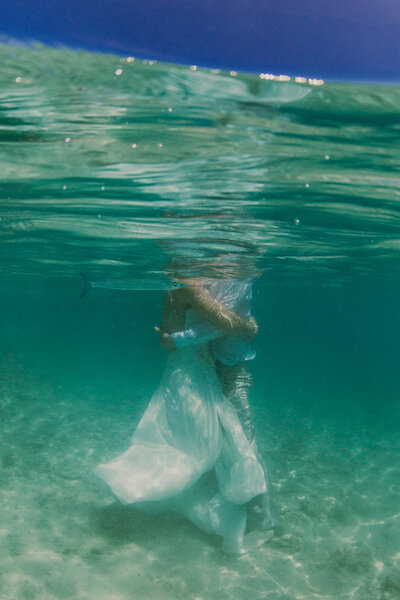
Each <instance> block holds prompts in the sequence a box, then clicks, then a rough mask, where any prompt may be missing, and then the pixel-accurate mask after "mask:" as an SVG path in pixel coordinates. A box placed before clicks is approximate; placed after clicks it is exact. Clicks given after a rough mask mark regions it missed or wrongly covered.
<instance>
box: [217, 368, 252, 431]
mask: <svg viewBox="0 0 400 600" xmlns="http://www.w3.org/2000/svg"><path fill="white" fill-rule="evenodd" d="M216 370H217V375H218V378H219V380H220V382H221V386H222V391H223V394H224V396H225V398H227V399H228V400H229V402H230V403H231V404H232V405H233V406H234V408H235V409H236V412H237V414H238V417H239V420H240V422H241V424H242V427H243V431H244V433H245V435H246V437H247V439H248V440H249V441H250V442H251V441H253V440H254V436H255V431H254V425H253V417H252V414H251V410H250V405H249V392H250V388H251V386H252V384H253V378H252V376H251V373H250V371H249V370H248V368H247V364H246V363H245V362H242V363H238V364H236V365H232V366H228V365H224V364H223V363H222V362H221V361H219V360H217V361H216Z"/></svg>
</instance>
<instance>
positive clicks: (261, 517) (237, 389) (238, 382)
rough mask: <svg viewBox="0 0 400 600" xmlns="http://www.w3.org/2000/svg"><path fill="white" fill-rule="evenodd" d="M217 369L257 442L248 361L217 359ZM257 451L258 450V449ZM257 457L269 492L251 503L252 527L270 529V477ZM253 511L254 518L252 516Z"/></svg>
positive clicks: (249, 436)
mask: <svg viewBox="0 0 400 600" xmlns="http://www.w3.org/2000/svg"><path fill="white" fill-rule="evenodd" d="M216 371H217V375H218V378H219V380H220V382H221V386H222V391H223V394H224V396H225V398H227V399H228V400H229V402H231V404H232V405H233V406H234V408H235V409H236V412H237V415H238V417H239V420H240V422H241V425H242V427H243V431H244V433H245V435H246V437H247V439H248V440H249V441H250V442H254V446H255V447H256V444H255V429H254V424H253V415H252V413H251V409H250V405H249V393H250V388H251V386H252V384H253V378H252V376H251V373H250V371H249V369H248V366H247V363H246V362H241V363H238V364H236V365H232V366H228V365H225V364H223V363H222V362H221V361H219V360H217V361H216ZM256 452H257V450H256ZM257 458H258V460H259V462H260V464H261V466H262V468H263V470H264V475H265V479H266V482H267V489H268V491H267V493H266V494H262V495H261V496H258V497H257V498H255V499H254V500H253V501H252V502H251V503H250V506H249V508H250V513H249V517H250V521H253V522H254V525H253V526H252V525H251V524H250V527H251V529H264V530H266V529H270V528H271V527H272V525H273V519H272V516H271V510H270V505H269V488H270V485H269V478H268V473H267V469H266V467H265V463H264V460H263V458H262V456H261V455H260V454H259V453H258V452H257ZM251 513H253V515H254V518H251V516H253V515H251Z"/></svg>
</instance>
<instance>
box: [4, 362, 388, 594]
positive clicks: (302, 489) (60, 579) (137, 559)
mask: <svg viewBox="0 0 400 600" xmlns="http://www.w3.org/2000/svg"><path fill="white" fill-rule="evenodd" d="M72 396H73V394H72V395H71V394H67V393H66V392H65V391H63V390H62V389H60V388H59V389H53V388H52V387H51V386H48V385H46V384H44V383H43V382H41V381H38V380H37V379H35V378H33V377H32V376H29V374H27V373H26V372H23V371H22V369H19V368H17V367H16V366H15V365H13V364H12V362H11V363H10V362H9V363H8V364H7V365H5V366H3V368H2V369H1V372H0V417H1V423H2V430H3V433H2V443H1V447H0V486H1V488H0V489H1V508H2V510H1V513H0V598H1V599H2V600H3V599H4V600H23V599H26V600H34V599H40V600H53V599H59V598H60V599H62V598H67V599H72V600H150V599H151V600H264V599H265V600H295V599H304V600H314V599H323V600H328V599H329V600H341V599H343V600H344V599H349V600H350V599H354V600H398V598H399V597H400V504H399V497H400V495H399V492H400V465H399V439H398V437H396V434H395V433H393V432H392V433H389V434H387V435H371V432H369V431H367V430H366V429H364V430H363V429H362V428H359V427H356V426H353V427H352V428H347V429H346V428H342V429H340V430H339V429H338V427H337V424H335V423H330V422H329V419H327V420H324V421H323V422H322V421H321V420H320V419H315V420H311V419H300V418H299V415H298V413H297V412H295V411H293V410H292V411H291V412H289V413H288V412H287V411H282V410H281V411H279V410H278V409H277V410H274V409H273V408H269V409H268V407H267V408H266V409H265V414H261V413H260V414H258V415H257V416H258V419H257V423H258V424H260V423H264V422H265V423H267V425H266V427H265V429H264V430H263V432H260V430H259V446H260V449H261V451H262V453H263V454H264V456H265V457H266V460H267V462H268V464H270V471H271V480H272V486H271V487H272V493H273V501H274V507H275V512H276V516H277V527H276V531H275V536H274V538H273V539H272V540H271V541H270V542H269V543H268V544H266V545H264V546H263V547H261V548H259V549H258V550H255V551H254V552H252V553H250V554H247V555H245V556H242V557H239V558H238V557H232V556H227V555H224V554H223V553H222V552H221V550H220V541H219V540H218V539H217V538H215V537H210V536H208V535H205V534H203V533H202V532H201V531H198V530H197V529H196V528H195V527H194V526H192V525H191V524H190V523H188V522H186V521H184V520H182V519H180V518H177V517H174V516H172V515H156V516H154V515H153V516H149V515H145V514H142V513H140V512H139V511H137V510H134V509H132V508H130V507H123V506H121V505H120V504H118V503H117V502H116V501H115V500H114V498H113V497H112V496H111V494H110V493H108V490H107V489H102V488H99V487H97V486H96V485H95V484H94V482H93V480H92V477H91V472H92V469H93V468H94V467H95V466H96V465H97V464H99V463H101V462H103V461H104V460H107V459H109V458H111V457H113V456H115V455H116V454H118V453H119V452H120V451H122V450H123V449H125V448H126V447H127V445H128V444H129V440H130V436H131V433H132V432H133V429H134V427H135V425H136V424H137V422H138V420H139V418H140V415H141V413H142V411H143V410H144V408H145V406H146V403H147V401H148V398H144V397H140V395H139V393H137V394H136V396H135V393H133V394H132V395H131V396H130V397H126V396H124V395H122V394H121V397H116V396H114V397H113V398H104V397H103V398H99V397H97V395H95V394H93V392H91V391H90V390H89V389H83V390H81V393H80V395H79V398H76V397H72Z"/></svg>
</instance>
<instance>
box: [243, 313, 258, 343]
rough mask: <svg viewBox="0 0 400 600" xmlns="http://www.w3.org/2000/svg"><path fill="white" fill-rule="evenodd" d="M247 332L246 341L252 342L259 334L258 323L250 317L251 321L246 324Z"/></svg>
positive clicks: (245, 334)
mask: <svg viewBox="0 0 400 600" xmlns="http://www.w3.org/2000/svg"><path fill="white" fill-rule="evenodd" d="M246 325H247V327H246V331H245V333H244V337H245V338H246V340H252V339H253V338H255V337H256V335H257V334H258V325H257V321H256V320H255V318H254V317H250V319H249V320H248V321H247V323H246Z"/></svg>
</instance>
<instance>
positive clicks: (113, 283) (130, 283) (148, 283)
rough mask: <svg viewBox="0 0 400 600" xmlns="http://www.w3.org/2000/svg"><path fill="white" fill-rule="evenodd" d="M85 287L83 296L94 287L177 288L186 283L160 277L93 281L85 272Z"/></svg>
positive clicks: (108, 288)
mask: <svg viewBox="0 0 400 600" xmlns="http://www.w3.org/2000/svg"><path fill="white" fill-rule="evenodd" d="M81 275H82V278H83V282H84V284H85V289H84V290H83V292H82V294H81V296H80V297H81V298H83V297H84V296H86V294H87V293H88V291H89V290H90V289H92V288H101V289H104V290H126V291H128V290H137V291H144V290H177V289H179V288H181V287H183V286H184V285H185V284H184V283H178V282H177V281H166V280H164V281H163V280H160V279H157V280H155V279H153V280H151V279H130V280H129V279H114V280H110V281H91V280H90V279H89V278H88V277H86V275H85V274H84V273H81Z"/></svg>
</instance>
